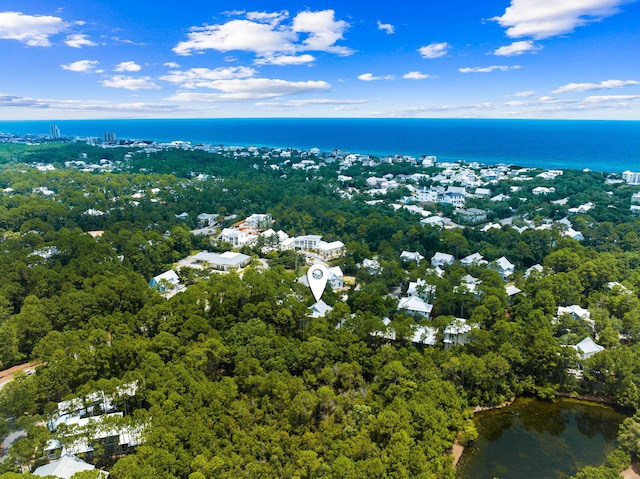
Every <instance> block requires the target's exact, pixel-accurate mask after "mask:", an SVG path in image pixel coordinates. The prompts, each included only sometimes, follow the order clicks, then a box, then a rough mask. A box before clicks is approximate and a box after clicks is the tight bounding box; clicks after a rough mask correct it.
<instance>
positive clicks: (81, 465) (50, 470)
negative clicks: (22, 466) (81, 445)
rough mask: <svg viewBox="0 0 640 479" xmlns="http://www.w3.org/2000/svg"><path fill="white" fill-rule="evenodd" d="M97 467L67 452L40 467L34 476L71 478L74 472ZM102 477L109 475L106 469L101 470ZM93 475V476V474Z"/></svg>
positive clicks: (91, 469)
mask: <svg viewBox="0 0 640 479" xmlns="http://www.w3.org/2000/svg"><path fill="white" fill-rule="evenodd" d="M95 468H96V467H95V466H93V465H91V464H88V463H86V462H84V461H83V460H82V459H78V458H77V457H76V456H74V455H73V454H69V453H65V454H63V455H62V456H61V457H60V458H59V459H58V460H56V461H53V462H50V463H49V464H45V465H44V466H40V467H38V468H37V469H36V470H35V471H33V475H34V476H39V477H51V476H55V477H58V478H60V479H70V478H71V477H72V476H73V475H74V474H76V473H78V472H82V471H93V470H94V469H95ZM99 475H100V477H102V478H105V477H107V476H109V473H108V472H106V471H99ZM91 477H93V476H91Z"/></svg>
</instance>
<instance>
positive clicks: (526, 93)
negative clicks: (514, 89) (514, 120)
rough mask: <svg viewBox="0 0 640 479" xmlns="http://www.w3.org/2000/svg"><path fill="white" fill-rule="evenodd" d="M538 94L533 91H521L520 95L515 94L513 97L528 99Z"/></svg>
mask: <svg viewBox="0 0 640 479" xmlns="http://www.w3.org/2000/svg"><path fill="white" fill-rule="evenodd" d="M535 94H536V92H535V91H533V90H526V91H519V92H518V93H514V94H513V96H517V97H520V98H528V97H530V96H534V95H535Z"/></svg>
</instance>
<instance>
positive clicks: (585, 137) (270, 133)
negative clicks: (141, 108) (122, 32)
mask: <svg viewBox="0 0 640 479" xmlns="http://www.w3.org/2000/svg"><path fill="white" fill-rule="evenodd" d="M51 124H56V125H58V127H59V128H60V130H61V134H62V135H64V136H72V137H76V136H77V137H102V136H103V135H104V133H106V132H114V133H116V135H117V137H118V138H123V139H124V138H126V139H138V140H155V141H172V140H183V141H190V142H192V143H213V144H223V145H240V146H248V145H255V146H268V147H274V148H299V149H309V148H319V149H320V150H322V151H331V150H333V149H340V150H342V151H346V152H351V153H364V154H371V155H376V156H383V155H396V154H400V155H411V156H419V155H434V156H437V157H438V159H440V160H445V161H453V160H464V161H468V162H471V161H478V162H481V163H485V164H497V163H508V164H513V165H518V166H529V167H536V168H546V169H550V168H558V169H584V168H589V169H591V170H594V171H608V172H621V171H624V170H626V169H630V170H636V171H637V170H640V121H596V120H480V119H312V118H305V119H292V118H282V119H281V118H277V119H276V118H273V119H265V118H260V119H175V120H170V119H156V120H150V119H140V120H64V121H63V120H61V121H0V132H4V133H15V134H25V133H40V134H44V135H46V134H48V133H49V126H50V125H51Z"/></svg>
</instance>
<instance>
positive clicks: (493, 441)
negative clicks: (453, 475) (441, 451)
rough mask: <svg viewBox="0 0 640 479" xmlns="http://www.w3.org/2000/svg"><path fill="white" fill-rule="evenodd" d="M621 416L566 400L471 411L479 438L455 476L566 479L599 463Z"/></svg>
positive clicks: (464, 478) (530, 401) (611, 444)
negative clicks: (584, 468)
mask: <svg viewBox="0 0 640 479" xmlns="http://www.w3.org/2000/svg"><path fill="white" fill-rule="evenodd" d="M625 417H626V416H625V415H624V414H623V413H621V412H619V411H616V410H614V409H612V408H610V407H608V406H603V405H599V404H594V403H585V402H581V401H575V400H571V399H562V400H557V401H556V402H553V403H550V402H541V401H536V400H534V399H518V400H517V401H516V402H515V403H514V404H512V405H511V406H509V407H506V408H503V409H498V410H494V411H486V412H482V413H479V414H476V418H475V419H476V427H477V429H478V433H479V437H478V439H477V441H476V442H475V444H474V445H473V446H471V447H468V448H466V449H465V451H464V454H463V455H462V458H461V459H460V462H459V464H458V477H459V478H460V479H485V478H486V479H493V478H499V479H523V478H526V479H566V478H568V477H570V476H572V475H573V474H575V473H576V472H577V471H578V470H579V469H582V468H583V467H585V466H589V465H600V464H602V463H603V462H604V459H605V457H606V456H607V454H609V453H610V452H611V451H612V450H613V448H614V446H615V439H616V436H617V433H618V427H619V426H620V423H621V422H622V421H623V420H624V419H625Z"/></svg>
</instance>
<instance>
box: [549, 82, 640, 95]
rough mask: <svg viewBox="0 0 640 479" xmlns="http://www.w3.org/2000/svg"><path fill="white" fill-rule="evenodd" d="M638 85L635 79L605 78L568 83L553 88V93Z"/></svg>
mask: <svg viewBox="0 0 640 479" xmlns="http://www.w3.org/2000/svg"><path fill="white" fill-rule="evenodd" d="M631 85H640V81H637V80H605V81H602V82H600V83H568V84H566V85H564V86H561V87H560V88H558V89H556V90H553V93H570V92H585V91H593V90H611V89H614V88H622V87H625V86H631Z"/></svg>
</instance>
